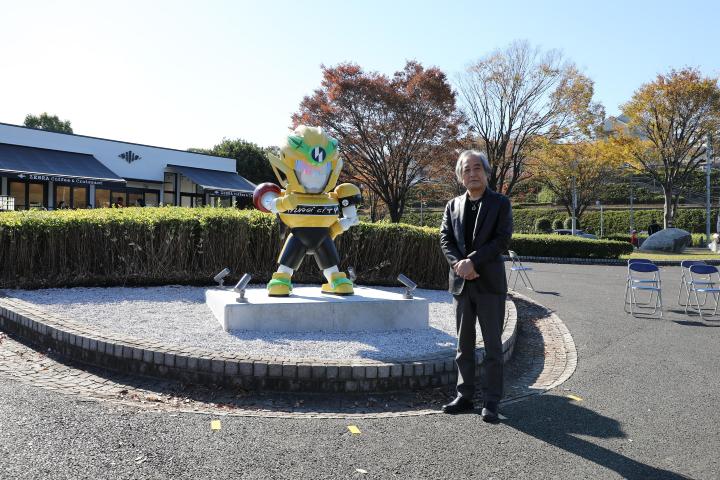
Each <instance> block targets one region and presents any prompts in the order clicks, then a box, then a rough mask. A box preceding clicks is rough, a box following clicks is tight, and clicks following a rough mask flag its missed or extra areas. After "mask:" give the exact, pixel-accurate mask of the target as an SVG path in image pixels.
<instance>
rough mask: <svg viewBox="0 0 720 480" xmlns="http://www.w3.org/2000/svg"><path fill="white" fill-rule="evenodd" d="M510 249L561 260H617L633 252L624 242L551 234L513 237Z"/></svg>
mask: <svg viewBox="0 0 720 480" xmlns="http://www.w3.org/2000/svg"><path fill="white" fill-rule="evenodd" d="M510 248H511V250H514V251H515V252H516V253H517V254H518V255H521V256H533V257H563V258H619V257H620V255H627V254H629V253H632V251H633V247H632V245H630V244H629V243H625V242H618V241H613V240H592V239H588V238H582V237H573V236H571V235H553V234H550V235H523V234H517V235H513V238H512V241H511V243H510Z"/></svg>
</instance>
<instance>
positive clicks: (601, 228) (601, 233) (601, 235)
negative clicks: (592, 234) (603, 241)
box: [595, 200, 603, 238]
mask: <svg viewBox="0 0 720 480" xmlns="http://www.w3.org/2000/svg"><path fill="white" fill-rule="evenodd" d="M595 205H597V206H598V207H600V238H603V206H602V203H600V200H595Z"/></svg>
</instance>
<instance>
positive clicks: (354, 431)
mask: <svg viewBox="0 0 720 480" xmlns="http://www.w3.org/2000/svg"><path fill="white" fill-rule="evenodd" d="M348 430H350V433H352V434H353V435H359V434H360V429H359V428H358V427H357V426H356V425H348Z"/></svg>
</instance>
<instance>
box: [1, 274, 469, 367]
mask: <svg viewBox="0 0 720 480" xmlns="http://www.w3.org/2000/svg"><path fill="white" fill-rule="evenodd" d="M252 288H263V287H261V286H256V287H252ZM379 289H381V290H386V291H393V292H398V293H401V292H402V289H401V288H385V287H379ZM205 290H206V288H205V287H188V286H179V285H171V286H165V287H147V288H123V287H114V288H68V289H57V288H54V289H46V290H6V291H5V292H6V293H7V294H8V295H9V296H12V297H17V298H19V299H22V300H24V301H26V302H29V303H32V304H34V305H36V306H37V307H38V308H41V309H43V310H45V311H48V312H51V313H53V314H56V315H58V316H60V317H63V318H66V319H69V320H74V321H76V322H81V323H82V322H84V323H88V324H90V325H93V326H95V327H98V328H99V329H102V330H106V331H110V332H115V333H119V334H123V335H130V336H133V337H136V338H142V339H145V340H155V341H160V342H163V343H166V344H167V345H169V346H192V347H200V348H204V349H209V350H215V351H223V352H231V353H237V354H243V355H249V356H253V357H288V358H306V357H313V358H325V359H338V360H339V359H373V360H400V359H404V358H413V357H418V356H421V355H427V354H431V353H438V352H453V351H454V350H455V342H456V338H457V336H456V333H455V315H454V311H453V307H452V296H451V295H450V294H449V293H448V292H446V291H438V290H416V294H417V296H419V297H423V298H426V299H428V301H429V302H430V305H429V307H430V328H426V329H423V330H409V329H405V330H393V331H385V332H348V333H324V332H312V333H274V332H258V331H232V332H225V331H224V330H223V329H222V327H221V326H220V323H219V322H218V321H217V319H215V317H214V316H213V314H212V312H211V311H210V309H209V308H208V307H207V306H206V305H205Z"/></svg>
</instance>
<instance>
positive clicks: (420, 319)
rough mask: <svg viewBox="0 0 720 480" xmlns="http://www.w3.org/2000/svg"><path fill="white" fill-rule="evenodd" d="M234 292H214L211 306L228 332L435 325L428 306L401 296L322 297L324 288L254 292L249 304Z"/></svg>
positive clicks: (360, 292) (361, 292)
mask: <svg viewBox="0 0 720 480" xmlns="http://www.w3.org/2000/svg"><path fill="white" fill-rule="evenodd" d="M237 296H238V295H237V293H235V292H233V291H231V290H219V289H210V290H207V291H206V292H205V302H206V303H207V305H208V307H210V310H211V311H212V312H213V314H214V315H215V318H217V319H218V321H219V322H220V324H221V325H222V327H223V329H225V330H226V331H227V330H257V331H266V332H269V331H271V332H319V331H323V332H356V331H361V330H365V331H380V330H397V329H401V328H409V329H420V328H427V327H428V326H429V318H428V317H429V311H428V302H427V300H425V299H424V298H420V297H414V298H413V299H405V298H403V296H402V295H400V294H398V293H395V292H386V291H383V290H377V289H374V288H366V287H357V286H356V287H355V295H348V296H337V295H327V294H323V293H320V287H319V286H317V287H295V288H294V289H293V294H292V295H290V296H289V297H269V296H268V294H267V290H265V289H259V288H257V289H250V290H247V291H246V293H245V296H246V298H247V299H248V302H247V303H238V302H237V301H236V299H237Z"/></svg>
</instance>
